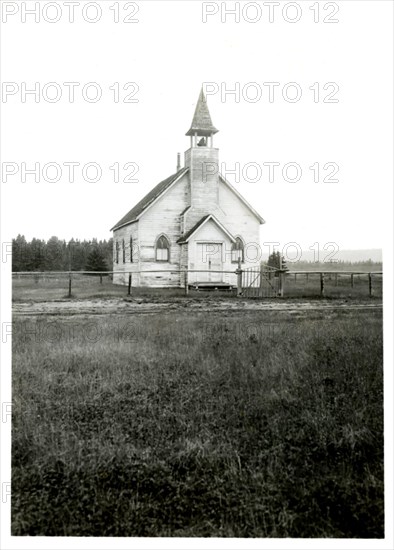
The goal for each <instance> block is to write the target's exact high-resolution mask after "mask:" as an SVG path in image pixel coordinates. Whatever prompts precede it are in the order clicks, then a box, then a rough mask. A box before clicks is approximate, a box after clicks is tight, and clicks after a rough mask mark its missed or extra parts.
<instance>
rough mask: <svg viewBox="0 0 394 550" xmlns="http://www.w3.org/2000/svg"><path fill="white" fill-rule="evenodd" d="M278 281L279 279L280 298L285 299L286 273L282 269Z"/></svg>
mask: <svg viewBox="0 0 394 550" xmlns="http://www.w3.org/2000/svg"><path fill="white" fill-rule="evenodd" d="M278 279H279V288H278V296H279V297H280V298H283V296H284V290H285V284H284V283H285V271H283V270H282V269H280V270H279V273H278Z"/></svg>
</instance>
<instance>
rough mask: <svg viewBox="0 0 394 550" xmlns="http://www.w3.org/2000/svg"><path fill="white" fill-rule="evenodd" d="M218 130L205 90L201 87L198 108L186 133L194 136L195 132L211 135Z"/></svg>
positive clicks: (201, 134)
mask: <svg viewBox="0 0 394 550" xmlns="http://www.w3.org/2000/svg"><path fill="white" fill-rule="evenodd" d="M218 131H219V130H218V129H217V128H215V126H214V125H213V124H212V119H211V115H210V114H209V109H208V104H207V100H206V98H205V95H204V90H203V89H202V88H201V92H200V95H199V97H198V101H197V105H196V110H195V111H194V116H193V120H192V125H191V126H190V130H189V131H188V132H187V134H186V135H187V136H192V135H194V133H195V132H197V134H198V135H200V136H210V135H211V134H216V133H217V132H218Z"/></svg>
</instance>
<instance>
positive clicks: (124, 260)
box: [122, 239, 126, 263]
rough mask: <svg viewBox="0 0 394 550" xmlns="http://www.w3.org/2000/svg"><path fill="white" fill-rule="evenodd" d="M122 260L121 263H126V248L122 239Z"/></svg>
mask: <svg viewBox="0 0 394 550" xmlns="http://www.w3.org/2000/svg"><path fill="white" fill-rule="evenodd" d="M122 260H123V263H125V262H126V248H125V245H124V239H123V240H122Z"/></svg>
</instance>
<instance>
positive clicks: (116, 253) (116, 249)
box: [115, 241, 119, 264]
mask: <svg viewBox="0 0 394 550" xmlns="http://www.w3.org/2000/svg"><path fill="white" fill-rule="evenodd" d="M115 261H116V263H117V264H118V263H119V243H118V241H116V243H115Z"/></svg>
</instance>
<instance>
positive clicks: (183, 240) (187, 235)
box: [177, 214, 235, 244]
mask: <svg viewBox="0 0 394 550" xmlns="http://www.w3.org/2000/svg"><path fill="white" fill-rule="evenodd" d="M208 220H212V221H213V222H214V223H215V224H216V225H217V226H218V227H219V228H220V229H221V230H222V231H223V232H224V233H225V234H226V235H227V236H228V237H229V238H230V241H232V242H235V237H233V236H232V235H231V233H230V232H229V231H228V230H227V229H226V228H225V227H224V225H222V224H221V223H220V221H219V220H218V219H217V218H215V216H214V215H213V214H207V215H206V216H203V217H202V218H201V219H200V220H199V221H198V222H197V223H196V224H195V225H194V226H193V227H192V228H191V229H189V231H188V232H187V233H185V234H184V235H183V237H181V238H180V239H178V240H177V243H179V244H183V243H187V242H188V240H189V239H190V237H191V236H192V235H193V234H194V233H195V232H196V231H197V229H200V227H202V226H203V225H205V223H206V222H207V221H208Z"/></svg>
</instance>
